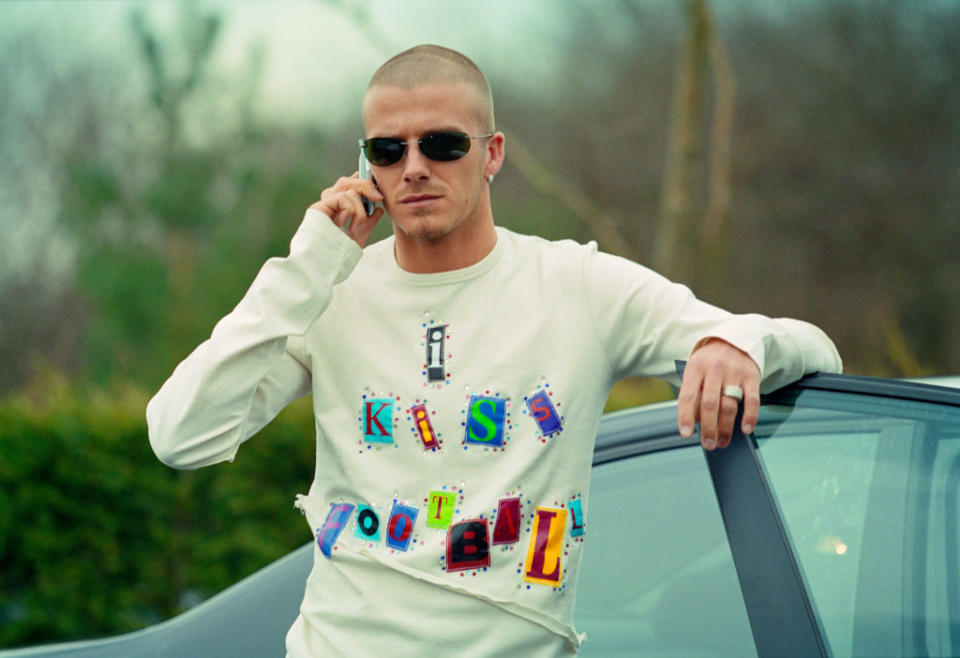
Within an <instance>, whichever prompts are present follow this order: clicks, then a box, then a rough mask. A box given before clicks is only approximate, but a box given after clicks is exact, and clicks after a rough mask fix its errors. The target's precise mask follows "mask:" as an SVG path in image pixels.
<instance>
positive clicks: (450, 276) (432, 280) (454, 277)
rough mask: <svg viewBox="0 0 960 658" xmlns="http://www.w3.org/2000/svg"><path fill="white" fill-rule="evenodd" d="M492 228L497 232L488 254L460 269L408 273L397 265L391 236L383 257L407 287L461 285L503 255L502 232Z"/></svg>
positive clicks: (385, 245) (393, 272)
mask: <svg viewBox="0 0 960 658" xmlns="http://www.w3.org/2000/svg"><path fill="white" fill-rule="evenodd" d="M494 228H495V230H496V232H497V241H496V243H495V244H494V245H493V249H491V250H490V253H488V254H487V255H486V256H484V257H483V258H481V259H480V260H479V261H477V262H476V263H474V264H473V265H468V266H467V267H463V268H460V269H456V270H448V271H446V272H432V273H428V274H417V273H414V272H408V271H406V270H405V269H403V268H402V267H400V265H399V264H398V263H397V258H396V255H395V254H394V245H395V241H394V238H393V236H390V238H389V244H384V247H386V249H384V253H383V257H384V258H385V259H386V260H387V261H388V262H389V265H388V267H389V269H390V271H391V274H392V275H393V276H394V277H396V278H397V279H398V280H400V281H402V282H404V283H406V284H408V285H415V286H443V285H448V284H451V283H461V282H463V281H468V280H470V279H473V278H476V277H478V276H480V275H481V274H483V273H485V272H487V271H488V270H489V269H490V268H492V267H493V266H494V265H496V264H497V262H498V261H499V260H500V258H501V255H502V253H503V231H502V229H501V228H500V227H499V226H497V227H494Z"/></svg>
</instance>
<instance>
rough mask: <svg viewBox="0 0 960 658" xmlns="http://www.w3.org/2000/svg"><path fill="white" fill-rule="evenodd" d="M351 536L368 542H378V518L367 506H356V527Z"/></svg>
mask: <svg viewBox="0 0 960 658" xmlns="http://www.w3.org/2000/svg"><path fill="white" fill-rule="evenodd" d="M353 534H354V535H355V536H356V537H359V538H360V539H365V540H366V541H370V542H378V543H379V542H380V517H379V516H377V513H376V512H374V511H373V508H372V507H370V506H369V505H357V525H356V527H355V528H354V530H353Z"/></svg>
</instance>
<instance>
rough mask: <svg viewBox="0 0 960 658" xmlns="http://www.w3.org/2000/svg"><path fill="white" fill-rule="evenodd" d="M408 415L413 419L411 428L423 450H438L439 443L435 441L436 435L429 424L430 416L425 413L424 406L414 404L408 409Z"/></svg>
mask: <svg viewBox="0 0 960 658" xmlns="http://www.w3.org/2000/svg"><path fill="white" fill-rule="evenodd" d="M410 415H411V416H412V417H413V426H414V428H415V429H416V432H417V434H418V435H419V436H420V441H421V442H422V443H423V449H424V450H439V449H440V442H439V441H438V440H437V433H436V432H435V431H434V430H433V425H432V424H431V423H430V414H429V412H427V406H426V405H425V404H416V405H414V406H412V407H410Z"/></svg>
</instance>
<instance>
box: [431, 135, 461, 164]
mask: <svg viewBox="0 0 960 658" xmlns="http://www.w3.org/2000/svg"><path fill="white" fill-rule="evenodd" d="M420 150H421V151H422V152H423V154H424V155H425V156H427V157H428V158H430V159H431V160H441V161H447V160H459V159H460V158H462V157H463V156H465V155H466V154H467V151H469V150H470V138H469V137H467V136H466V135H464V134H463V133H433V134H432V135H427V136H426V137H424V138H423V139H421V140H420Z"/></svg>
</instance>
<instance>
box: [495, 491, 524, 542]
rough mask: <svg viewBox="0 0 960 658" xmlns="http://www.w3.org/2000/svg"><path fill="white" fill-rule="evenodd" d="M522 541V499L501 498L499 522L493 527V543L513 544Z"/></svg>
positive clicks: (498, 509)
mask: <svg viewBox="0 0 960 658" xmlns="http://www.w3.org/2000/svg"><path fill="white" fill-rule="evenodd" d="M517 541H520V499H519V498H501V499H500V503H499V504H498V505H497V521H496V523H494V526H493V543H494V545H497V544H512V543H514V542H517Z"/></svg>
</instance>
